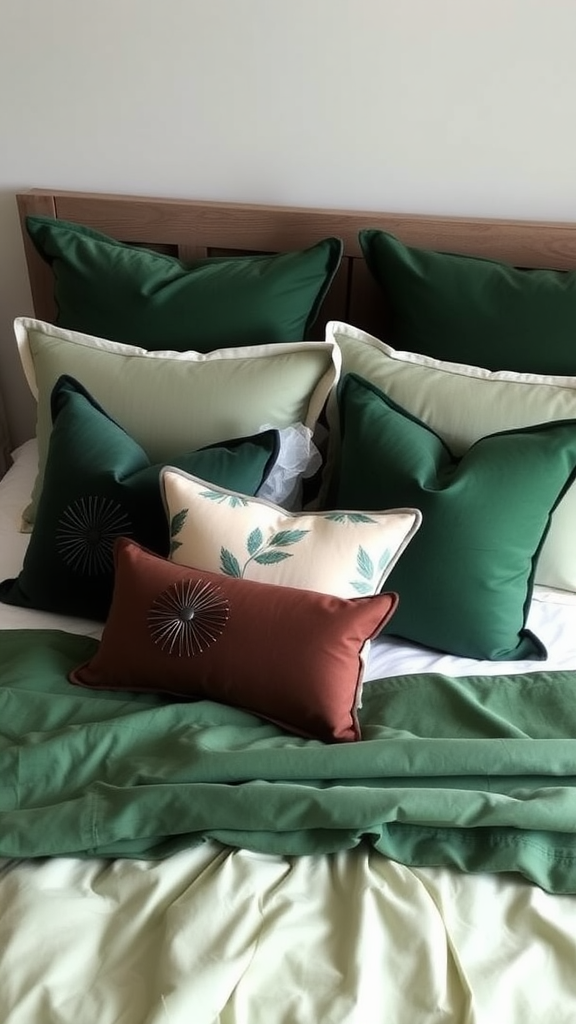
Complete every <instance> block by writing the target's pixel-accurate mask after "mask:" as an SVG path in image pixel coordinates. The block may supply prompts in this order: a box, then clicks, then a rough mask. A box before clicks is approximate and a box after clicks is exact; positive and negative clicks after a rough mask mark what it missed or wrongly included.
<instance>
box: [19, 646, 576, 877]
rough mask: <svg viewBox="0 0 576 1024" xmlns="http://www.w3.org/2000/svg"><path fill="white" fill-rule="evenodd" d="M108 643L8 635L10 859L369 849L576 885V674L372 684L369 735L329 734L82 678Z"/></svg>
mask: <svg viewBox="0 0 576 1024" xmlns="http://www.w3.org/2000/svg"><path fill="white" fill-rule="evenodd" d="M96 643H97V641H95V640H91V639H88V638H86V637H81V636H76V635H73V634H68V633H63V632H59V631H55V630H6V631H3V632H2V633H1V634H0V856H3V857H44V856H54V855H74V856H96V857H139V858H160V857H165V856H167V855H169V854H171V853H173V852H175V851H177V850H179V849H182V848H183V847H187V846H191V845H194V844H195V843H198V842H201V841H203V840H206V839H215V840H217V841H220V842H222V843H225V844H229V845H232V846H238V847H246V848H249V849H252V850H257V851H262V852H264V853H280V854H286V855H310V854H325V853H332V852H334V851H336V850H340V849H350V848H353V847H355V846H357V845H358V844H359V843H361V842H370V843H372V844H373V846H374V847H375V848H376V849H377V850H379V851H381V852H382V853H383V854H386V855H387V856H389V857H391V858H393V859H395V860H398V861H401V862H403V863H405V864H410V865H421V866H422V865H452V866H457V867H459V868H461V869H462V870H465V871H490V872H494V871H517V872H520V873H521V874H523V875H524V876H525V877H526V878H528V879H530V880H532V881H534V882H536V883H537V884H538V885H540V886H542V887H543V888H545V889H548V890H550V891H552V892H576V740H574V739H573V738H572V737H573V736H576V699H575V696H576V672H567V671H566V672H543V671H539V672H535V673H531V674H526V675H517V676H508V677H506V676H499V677H488V676H484V677H483V676H475V677H472V678H453V677H448V676H443V675H438V674H422V675H405V676H395V677H393V678H391V679H382V680H378V681H376V682H370V683H368V684H367V685H366V686H365V689H364V704H363V708H362V710H361V725H362V734H363V740H362V741H361V742H359V743H348V744H335V745H326V744H323V743H321V742H319V741H315V740H305V739H299V738H298V737H295V736H291V735H288V734H286V733H284V732H282V731H281V730H280V729H278V728H276V727H275V726H273V725H270V724H268V723H266V722H263V721H261V720H260V719H258V718H256V717H255V716H253V715H250V714H248V713H246V712H243V711H239V710H236V709H234V708H230V707H227V706H224V705H219V704H216V703H213V702H211V701H199V702H197V703H187V702H180V701H178V700H172V701H167V700H166V699H160V698H156V697H152V696H149V695H139V694H138V695H132V694H120V693H117V692H102V691H100V692H92V691H88V690H83V689H79V688H77V687H74V686H72V685H71V684H69V683H68V682H67V678H66V676H67V672H68V671H69V669H70V668H71V667H72V666H74V665H77V664H78V663H79V662H81V661H84V660H85V659H86V658H88V657H90V656H91V654H92V653H93V651H94V650H95V647H96ZM270 685H274V681H273V679H271V680H270Z"/></svg>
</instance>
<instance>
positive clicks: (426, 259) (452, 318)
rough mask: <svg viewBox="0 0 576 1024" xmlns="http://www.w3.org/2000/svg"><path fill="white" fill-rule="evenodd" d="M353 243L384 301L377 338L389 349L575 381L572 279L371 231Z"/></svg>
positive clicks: (575, 292)
mask: <svg viewBox="0 0 576 1024" xmlns="http://www.w3.org/2000/svg"><path fill="white" fill-rule="evenodd" d="M359 239H360V246H361V249H362V252H363V254H364V258H365V260H366V263H367V265H368V268H369V270H370V272H371V274H372V276H373V278H374V279H375V281H376V282H377V284H378V285H379V286H380V287H381V289H382V291H383V292H384V294H385V305H386V310H387V315H386V316H384V309H383V319H382V332H383V333H381V334H380V337H383V338H384V340H385V341H390V343H391V344H392V345H394V346H395V348H397V349H404V350H405V351H408V352H420V353H422V354H424V355H428V356H433V357H434V358H435V359H443V360H448V361H450V362H455V363H468V364H472V365H475V366H483V367H485V368H486V369H488V370H515V371H517V372H521V373H546V374H555V375H558V374H576V340H575V330H576V271H559V270H521V269H518V268H516V267H513V266H511V265H508V264H505V263H499V262H496V261H493V260H487V259H479V258H477V257H474V256H464V255H458V254H455V253H442V252H434V251H432V250H428V249H418V248H414V247H411V246H408V245H404V244H403V243H402V242H401V241H400V240H399V239H398V238H395V237H394V235H391V234H388V233H387V232H386V231H381V230H379V229H376V228H368V229H366V230H364V231H361V232H360V235H359Z"/></svg>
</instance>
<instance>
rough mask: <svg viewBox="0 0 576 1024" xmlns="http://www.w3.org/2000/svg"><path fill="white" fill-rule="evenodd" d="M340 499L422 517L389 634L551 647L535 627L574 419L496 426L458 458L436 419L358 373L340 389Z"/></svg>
mask: <svg viewBox="0 0 576 1024" xmlns="http://www.w3.org/2000/svg"><path fill="white" fill-rule="evenodd" d="M338 402H339V412H340V426H341V432H342V436H341V452H340V459H339V465H338V467H337V470H336V472H337V474H338V479H337V481H336V488H335V498H334V501H335V506H336V507H338V508H346V509H362V510H364V511H370V510H375V509H384V508H393V507H396V506H398V507H401V506H408V507H414V508H419V509H420V511H421V512H422V526H421V528H420V530H419V532H418V533H417V534H416V536H415V537H414V539H413V540H412V541H411V542H410V545H409V547H408V548H407V550H406V551H405V552H404V553H403V555H402V557H401V558H400V559H399V561H398V564H397V565H396V566H395V567H394V569H393V570H392V572H391V574H390V576H389V577H388V579H387V581H386V587H387V589H389V590H392V591H396V592H397V593H398V595H399V597H400V603H399V606H398V609H397V611H396V613H395V616H394V619H393V621H392V622H391V624H390V627H389V628H388V627H387V628H386V632H390V633H394V634H395V635H397V636H401V637H404V638H405V639H407V640H413V641H415V642H416V643H419V644H424V645H425V646H427V647H433V648H437V649H439V650H442V651H448V652H449V653H452V654H456V655H461V656H463V657H470V658H486V659H490V660H498V661H499V660H505V659H507V660H518V659H522V658H532V659H536V660H540V659H543V658H545V657H546V649H545V647H544V645H543V644H542V643H541V642H540V640H539V639H538V638H537V637H535V636H534V634H533V633H532V632H531V631H530V630H529V629H527V628H526V617H527V613H528V609H529V605H530V599H531V596H532V588H533V580H534V571H535V565H536V560H537V557H538V553H539V551H540V547H541V545H542V542H543V539H544V536H545V534H546V531H547V529H548V524H549V521H550V513H551V511H552V510H553V508H554V507H555V505H556V504H557V503H558V501H559V500H560V497H561V496H562V494H563V493H564V491H565V490H566V489H567V487H568V486H569V485H570V483H571V482H572V481H573V480H574V478H575V477H576V420H560V421H556V422H554V423H544V424H540V425H537V426H532V427H526V428H524V429H521V430H508V431H503V432H501V433H497V434H490V435H488V436H486V437H483V438H481V439H480V440H479V441H477V442H476V443H475V444H473V445H472V446H471V447H470V448H469V449H468V451H467V452H466V453H465V454H464V455H463V456H462V457H461V458H456V457H455V456H454V455H453V454H452V453H451V451H450V449H449V448H448V447H447V445H446V444H445V443H444V442H443V441H442V440H441V438H440V437H439V436H438V435H437V434H436V433H434V431H433V430H431V429H430V428H429V427H427V426H426V425H425V424H424V423H422V422H421V421H420V420H419V419H417V418H416V417H415V416H411V415H410V414H409V413H407V412H406V411H405V410H404V409H402V408H401V407H400V406H398V405H396V404H395V403H394V402H393V401H392V400H391V399H389V398H387V396H386V395H385V394H383V392H382V391H380V390H379V389H378V388H377V387H375V386H374V385H373V384H370V383H368V382H367V381H365V380H364V379H363V378H361V377H357V376H356V375H354V374H349V375H347V376H346V377H344V378H343V380H342V382H341V384H340V386H339V390H338Z"/></svg>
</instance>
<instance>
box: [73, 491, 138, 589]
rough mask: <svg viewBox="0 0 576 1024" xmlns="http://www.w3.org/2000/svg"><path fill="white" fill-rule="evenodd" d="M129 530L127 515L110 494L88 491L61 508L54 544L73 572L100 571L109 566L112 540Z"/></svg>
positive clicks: (107, 568) (95, 572) (100, 572)
mask: <svg viewBox="0 0 576 1024" xmlns="http://www.w3.org/2000/svg"><path fill="white" fill-rule="evenodd" d="M131 532H132V527H131V523H130V520H129V518H128V516H127V515H126V514H125V512H124V511H123V509H122V507H121V505H119V504H118V502H116V501H113V500H112V498H103V497H99V496H97V495H89V496H88V497H86V498H78V499H77V500H76V501H73V502H72V503H71V504H70V505H68V506H67V508H66V509H65V510H64V512H63V513H62V515H61V517H60V522H59V526H58V530H57V532H56V547H57V548H58V551H59V552H60V554H61V556H62V558H63V559H64V561H65V562H66V564H67V565H68V566H69V567H70V568H71V569H73V570H74V572H78V573H83V574H84V575H87V576H96V575H102V574H103V573H107V572H110V570H111V569H112V562H113V560H112V553H113V548H114V541H115V540H116V538H117V537H123V536H126V535H127V534H130V533H131Z"/></svg>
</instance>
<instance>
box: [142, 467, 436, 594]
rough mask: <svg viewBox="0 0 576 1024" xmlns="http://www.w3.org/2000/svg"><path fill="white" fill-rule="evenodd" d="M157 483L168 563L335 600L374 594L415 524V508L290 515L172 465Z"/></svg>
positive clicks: (419, 519)
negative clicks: (167, 538) (166, 525)
mask: <svg viewBox="0 0 576 1024" xmlns="http://www.w3.org/2000/svg"><path fill="white" fill-rule="evenodd" d="M160 484H161V490H162V497H163V500H164V507H165V509H166V514H167V518H168V522H169V524H170V559H171V561H173V562H177V563H178V564H179V565H189V566H193V567H194V568H195V569H205V570H208V571H210V572H218V573H222V574H223V575H225V576H234V577H237V578H238V579H248V580H256V581H257V582H259V583H274V584H276V585H277V586H284V587H296V588H299V589H302V590H315V591H318V592H320V593H323V594H333V595H334V596H335V597H345V598H350V597H367V596H370V595H373V594H377V593H378V592H379V591H380V590H381V588H382V586H383V584H384V581H385V580H386V578H387V577H388V575H389V574H390V572H391V571H392V569H393V567H394V566H395V564H396V562H397V561H398V558H399V557H400V556H401V554H402V552H403V551H404V549H405V548H406V546H407V545H408V544H409V542H410V541H411V539H412V537H413V536H414V535H415V533H416V532H417V530H418V529H419V527H420V524H421V522H422V516H421V514H420V512H419V510H418V509H414V508H398V509H390V510H386V511H377V512H370V513H359V512H356V511H354V512H348V511H346V510H337V511H330V512H296V513H290V512H287V511H286V510H285V509H283V508H281V507H280V506H279V505H275V504H273V503H272V502H269V501H265V500H264V499H263V498H249V497H246V496H245V495H241V494H238V493H237V492H236V491H231V490H227V489H226V488H223V487H217V486H215V485H213V484H207V483H206V481H205V480H200V479H199V478H198V477H195V476H192V475H191V474H189V473H186V472H183V471H182V470H180V469H175V468H174V467H171V466H167V467H164V469H162V470H161V472H160Z"/></svg>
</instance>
